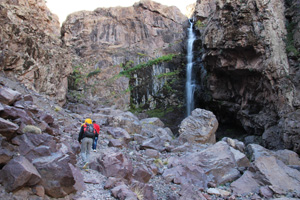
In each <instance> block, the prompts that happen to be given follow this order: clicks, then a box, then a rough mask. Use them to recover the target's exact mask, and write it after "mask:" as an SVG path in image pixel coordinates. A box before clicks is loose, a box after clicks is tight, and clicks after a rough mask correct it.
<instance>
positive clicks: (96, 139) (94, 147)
mask: <svg viewBox="0 0 300 200" xmlns="http://www.w3.org/2000/svg"><path fill="white" fill-rule="evenodd" d="M97 141H98V137H95V139H94V142H93V150H95V149H96V147H97Z"/></svg>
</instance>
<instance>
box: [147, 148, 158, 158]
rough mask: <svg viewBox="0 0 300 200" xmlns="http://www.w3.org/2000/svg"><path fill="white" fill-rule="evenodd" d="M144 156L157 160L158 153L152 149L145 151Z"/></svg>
mask: <svg viewBox="0 0 300 200" xmlns="http://www.w3.org/2000/svg"><path fill="white" fill-rule="evenodd" d="M145 155H146V156H148V157H149V158H159V151H157V150H154V149H146V151H145Z"/></svg>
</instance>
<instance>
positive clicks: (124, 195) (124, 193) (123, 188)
mask: <svg viewBox="0 0 300 200" xmlns="http://www.w3.org/2000/svg"><path fill="white" fill-rule="evenodd" d="M111 192H112V195H113V196H114V197H116V198H118V199H120V200H125V199H130V200H138V198H137V195H136V194H135V193H134V192H133V191H131V190H130V188H129V187H128V186H127V185H125V184H122V185H119V186H117V187H114V188H113V189H112V190H111Z"/></svg>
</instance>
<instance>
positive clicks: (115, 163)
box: [90, 152, 133, 180]
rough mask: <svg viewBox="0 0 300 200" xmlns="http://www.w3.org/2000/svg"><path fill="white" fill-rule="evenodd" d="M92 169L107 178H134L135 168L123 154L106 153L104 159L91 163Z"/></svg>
mask: <svg viewBox="0 0 300 200" xmlns="http://www.w3.org/2000/svg"><path fill="white" fill-rule="evenodd" d="M90 168H91V169H94V170H97V171H99V172H100V173H102V174H103V175H104V176H106V177H115V178H123V179H126V180H130V179H131V178H132V173H133V166H132V163H131V162H130V160H129V159H127V158H126V157H125V156H124V155H123V154H122V153H116V152H106V153H105V154H104V155H103V157H102V158H98V159H97V160H96V161H95V162H91V163H90Z"/></svg>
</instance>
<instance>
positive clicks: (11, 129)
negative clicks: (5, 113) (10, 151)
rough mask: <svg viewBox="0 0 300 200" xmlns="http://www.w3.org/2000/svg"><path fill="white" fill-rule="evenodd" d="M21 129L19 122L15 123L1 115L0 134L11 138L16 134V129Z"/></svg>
mask: <svg viewBox="0 0 300 200" xmlns="http://www.w3.org/2000/svg"><path fill="white" fill-rule="evenodd" d="M18 129H19V126H18V125H17V124H14V123H12V122H10V121H8V120H5V119H3V118H1V117H0V134H1V135H3V136H4V137H6V138H7V139H11V138H13V137H14V136H15V133H16V131H17V130H18Z"/></svg>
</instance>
